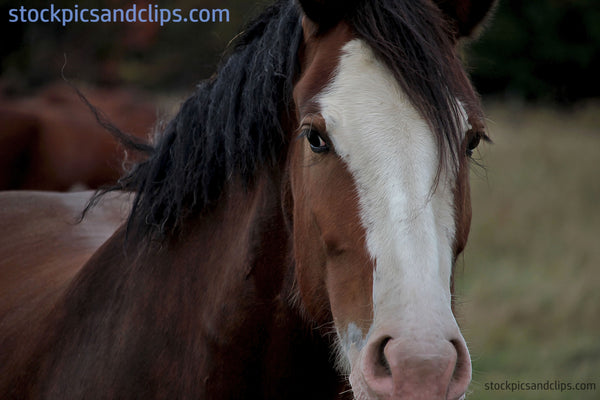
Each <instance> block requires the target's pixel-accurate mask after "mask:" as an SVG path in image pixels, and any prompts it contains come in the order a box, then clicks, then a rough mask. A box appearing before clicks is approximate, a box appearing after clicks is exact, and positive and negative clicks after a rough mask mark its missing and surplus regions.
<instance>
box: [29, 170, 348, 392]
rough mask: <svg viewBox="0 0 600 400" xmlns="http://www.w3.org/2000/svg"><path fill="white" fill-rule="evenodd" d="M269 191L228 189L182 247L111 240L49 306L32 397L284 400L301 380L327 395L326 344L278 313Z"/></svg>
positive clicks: (272, 186)
mask: <svg viewBox="0 0 600 400" xmlns="http://www.w3.org/2000/svg"><path fill="white" fill-rule="evenodd" d="M279 190H280V188H279V187H278V182H277V181H276V180H273V179H270V178H268V177H263V178H262V179H260V180H259V181H258V183H257V184H256V186H255V189H253V190H251V191H249V192H248V193H244V194H242V191H237V190H229V191H227V192H226V194H225V195H224V197H223V204H222V205H220V206H218V207H216V209H215V211H214V212H213V213H211V214H210V215H208V216H202V217H198V219H197V221H196V222H197V223H196V224H190V226H193V228H190V229H189V230H188V231H187V232H186V233H185V234H184V236H183V237H181V238H179V239H178V240H171V241H170V242H168V243H165V244H163V245H160V246H158V245H157V246H151V247H150V249H149V250H148V249H145V250H143V251H142V250H139V251H138V252H137V253H136V252H131V253H129V254H128V255H127V256H125V255H124V254H123V247H122V240H123V238H124V232H123V231H121V232H118V233H117V234H116V235H115V236H114V237H113V239H112V240H111V241H109V242H108V243H107V244H106V245H105V246H103V247H102V248H101V250H100V251H99V252H98V253H97V254H96V255H95V256H94V257H93V258H92V259H91V260H90V262H89V263H88V264H87V265H86V266H85V267H84V269H83V270H82V272H81V273H80V275H79V276H78V277H77V278H76V280H75V282H74V283H73V284H72V286H71V288H70V290H69V291H68V293H67V295H66V297H65V299H64V302H63V303H61V304H60V305H59V307H57V310H56V315H55V317H56V321H55V322H54V324H53V325H52V329H51V330H50V331H49V332H48V333H49V334H48V340H47V341H46V343H45V344H44V345H43V346H42V347H41V354H40V359H41V360H42V362H41V363H39V366H38V367H36V368H39V369H38V370H37V374H39V377H40V386H38V387H36V390H37V389H40V390H43V391H45V392H46V393H54V394H57V395H60V396H62V397H65V398H71V397H77V398H95V397H97V396H102V395H101V394H100V393H103V394H106V393H113V394H114V395H115V396H116V397H120V398H128V397H136V398H139V397H155V396H156V395H157V393H161V392H164V393H165V395H167V397H184V398H190V397H197V398H205V397H210V398H223V399H225V398H242V397H244V398H247V397H248V396H249V395H250V397H252V396H253V395H254V396H260V397H275V398H278V397H282V393H284V394H285V393H287V392H288V391H289V396H288V394H285V395H283V397H286V396H287V397H289V398H294V397H297V396H298V397H299V396H306V395H307V393H306V392H305V391H303V390H302V389H301V388H299V387H298V386H297V385H298V384H299V383H300V382H301V380H302V379H303V378H306V379H309V378H311V379H312V378H313V375H317V380H318V381H317V382H315V383H317V384H316V385H313V386H312V389H316V390H321V391H323V394H325V393H328V394H332V393H334V392H335V390H336V389H337V388H336V387H335V384H334V385H333V387H332V386H331V385H330V384H329V382H334V383H335V382H336V375H335V373H334V372H333V371H332V370H331V368H330V367H329V363H328V358H329V354H328V349H327V346H326V344H324V343H323V342H321V341H320V340H314V336H315V335H314V332H310V331H309V329H306V328H303V326H304V323H303V322H302V320H301V318H300V317H299V316H298V314H297V313H295V312H294V310H292V309H291V307H290V306H289V295H290V293H289V290H288V289H289V288H290V287H291V286H292V283H293V282H292V280H293V276H292V273H291V269H290V268H291V267H290V265H291V262H290V260H289V257H288V251H287V250H288V249H289V243H288V233H287V229H286V227H285V223H284V220H283V215H282V211H281V205H280V200H279V195H278V193H279ZM309 362H310V364H309ZM319 375H320V376H319ZM319 382H320V384H319ZM327 385H329V386H327ZM41 388H43V389H41ZM305 390H308V389H305ZM271 391H273V392H272V393H271ZM269 393H270V394H269ZM271 395H272V396H271ZM111 396H112V395H108V396H107V397H111ZM324 397H325V396H324Z"/></svg>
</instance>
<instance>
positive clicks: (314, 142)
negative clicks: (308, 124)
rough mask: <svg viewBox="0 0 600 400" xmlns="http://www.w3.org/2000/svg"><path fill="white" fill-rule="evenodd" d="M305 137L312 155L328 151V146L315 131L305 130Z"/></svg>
mask: <svg viewBox="0 0 600 400" xmlns="http://www.w3.org/2000/svg"><path fill="white" fill-rule="evenodd" d="M305 136H306V140H308V143H309V144H310V149H311V150H312V151H313V152H314V153H326V152H328V151H329V145H328V144H327V142H326V141H325V139H323V137H322V136H321V134H320V133H319V132H318V131H317V130H315V129H307V130H306V132H305Z"/></svg>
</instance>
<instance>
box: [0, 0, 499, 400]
mask: <svg viewBox="0 0 600 400" xmlns="http://www.w3.org/2000/svg"><path fill="white" fill-rule="evenodd" d="M492 8H493V1H485V0H481V1H477V2H475V1H468V0H450V1H442V0H439V1H433V0H378V1H368V0H354V1H346V2H342V1H335V0H329V1H327V0H300V1H299V2H296V1H293V0H279V1H276V2H275V3H274V4H272V5H270V6H268V7H267V8H266V9H265V11H264V12H263V13H262V14H261V15H260V16H259V17H258V18H257V19H255V20H254V21H253V22H251V23H250V24H249V25H248V26H247V27H246V28H245V29H244V30H243V32H242V33H241V34H240V35H239V36H238V37H237V38H236V41H235V44H234V45H232V47H230V48H229V49H228V51H227V54H226V55H225V56H224V58H223V61H222V62H221V63H220V65H219V67H218V70H217V73H216V74H215V75H214V76H213V77H211V78H210V79H208V80H206V81H203V82H202V83H201V84H200V85H198V87H197V90H196V92H195V93H194V95H192V96H191V97H190V98H189V99H187V100H186V101H185V102H184V103H183V104H182V106H181V108H180V110H179V112H178V113H177V115H176V116H175V117H174V118H173V120H172V121H171V122H170V123H169V124H168V125H167V126H166V127H165V129H164V130H163V131H162V132H161V133H160V134H158V135H157V137H156V138H155V140H154V143H153V145H152V149H144V151H146V156H145V158H144V159H143V160H141V161H140V162H139V163H137V164H136V165H134V166H133V167H132V168H131V169H130V170H129V171H128V172H127V173H125V175H123V177H122V178H121V179H120V180H119V182H118V183H117V184H115V185H113V186H112V187H110V188H107V189H105V190H103V191H100V192H98V193H97V194H96V195H95V196H94V197H93V198H92V200H91V201H90V203H89V205H88V209H89V208H90V207H91V209H92V210H93V209H94V208H93V205H94V203H95V202H96V201H98V200H99V199H102V196H106V195H107V193H110V192H111V191H115V192H117V193H119V192H121V191H124V192H130V193H132V194H133V196H134V198H133V200H132V201H131V204H130V207H131V210H130V212H129V216H128V217H127V221H125V222H124V223H123V224H122V225H121V226H119V227H118V228H117V229H116V231H115V232H114V234H112V236H110V238H108V239H107V240H106V241H105V242H104V243H102V244H101V245H99V247H98V249H97V250H96V251H95V252H94V253H93V255H91V257H90V258H89V259H88V260H87V262H85V263H83V264H82V265H81V266H80V267H79V268H77V269H76V270H72V269H71V268H73V266H72V265H70V266H67V267H65V268H66V269H67V270H69V274H68V275H69V277H68V278H65V279H63V280H62V281H61V282H60V283H59V284H56V283H55V282H50V281H49V282H47V283H46V286H45V287H40V288H39V289H38V290H40V291H46V292H48V293H53V295H52V299H51V300H52V301H51V304H44V307H42V308H41V309H40V308H35V307H34V308H32V309H27V310H25V311H23V312H20V311H19V309H18V304H17V305H14V307H13V308H11V309H9V311H8V313H5V314H4V315H2V316H1V317H0V318H1V319H0V321H1V322H0V346H1V347H0V349H1V352H0V396H1V397H2V398H6V399H12V398H19V399H22V398H27V399H29V398H31V399H38V398H43V399H83V398H85V399H117V398H118V399H133V398H144V399H145V398H156V399H167V398H168V399H239V398H263V399H275V398H277V399H280V398H285V399H306V398H311V399H349V398H355V399H359V400H367V399H445V400H449V399H452V400H457V399H463V398H464V397H465V396H466V393H467V390H468V386H469V384H470V380H471V361H470V356H469V352H468V349H467V345H466V343H465V339H464V338H463V336H462V334H461V332H460V329H459V326H458V324H457V322H456V318H455V314H454V308H455V307H454V299H453V291H454V271H453V268H454V267H453V266H454V264H455V262H456V260H457V257H458V256H459V254H460V253H461V252H462V251H463V249H464V247H465V245H466V242H467V238H468V234H469V226H470V219H471V205H470V195H469V176H468V171H469V165H470V156H471V154H472V153H473V151H474V150H475V148H476V147H477V146H478V144H479V143H480V141H482V140H486V139H487V135H486V132H485V126H484V122H483V111H482V108H481V105H480V101H479V98H478V95H477V94H476V92H475V90H474V89H473V87H472V85H471V83H470V81H469V79H468V76H467V74H466V73H465V71H464V68H463V66H462V64H461V60H460V58H459V56H458V53H459V51H458V46H459V43H460V42H461V41H462V39H463V38H465V37H471V35H473V34H474V33H475V32H476V31H477V30H478V29H479V27H480V26H481V24H482V23H483V22H484V21H485V19H486V16H487V15H488V14H489V13H490V12H491V9H492ZM97 207H102V206H101V205H100V206H97ZM2 218H6V215H2ZM23 218H24V219H26V220H24V221H22V223H28V224H31V227H32V229H33V227H34V226H35V219H36V218H38V217H37V216H35V215H32V216H31V217H29V216H24V217H23ZM92 247H93V246H92ZM7 251H9V250H7V249H5V250H4V253H5V254H6V252H7ZM24 251H28V252H30V254H29V256H31V257H33V256H35V255H36V254H35V253H36V251H37V249H36V248H33V247H32V248H30V249H21V252H24ZM21 256H23V254H21V253H15V254H14V255H13V259H15V258H16V259H18V258H19V257H21ZM56 256H57V257H63V259H64V261H65V263H66V262H67V261H68V260H66V259H65V258H66V257H68V253H63V254H60V253H56ZM3 257H4V255H3ZM3 257H0V259H1V258H3ZM3 269H4V267H3ZM3 273H4V272H3ZM34 273H37V272H36V271H22V272H21V275H22V279H34V278H35V277H34V276H32V275H31V274H34ZM57 273H58V271H57ZM4 279H5V278H4V277H3V278H2V281H3V280H4ZM42 286H43V285H42ZM41 295H43V293H38V296H41ZM11 310H17V311H15V312H11ZM30 321H35V323H30ZM25 333H26V334H25Z"/></svg>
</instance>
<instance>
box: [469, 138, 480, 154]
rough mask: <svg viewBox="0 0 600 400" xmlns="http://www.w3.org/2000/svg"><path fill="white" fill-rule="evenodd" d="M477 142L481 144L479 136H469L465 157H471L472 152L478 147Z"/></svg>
mask: <svg viewBox="0 0 600 400" xmlns="http://www.w3.org/2000/svg"><path fill="white" fill-rule="evenodd" d="M479 142H481V134H478V133H476V134H474V135H471V137H470V138H469V143H468V144H467V156H469V157H471V156H472V155H473V151H474V150H475V149H476V148H477V146H479Z"/></svg>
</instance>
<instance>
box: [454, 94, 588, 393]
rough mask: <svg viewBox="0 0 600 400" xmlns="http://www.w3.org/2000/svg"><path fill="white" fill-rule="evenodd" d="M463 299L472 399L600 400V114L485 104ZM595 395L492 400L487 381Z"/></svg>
mask: <svg viewBox="0 0 600 400" xmlns="http://www.w3.org/2000/svg"><path fill="white" fill-rule="evenodd" d="M487 114H488V117H489V122H488V124H489V130H490V133H491V136H492V138H493V140H494V142H495V144H494V145H491V146H488V145H483V146H482V149H481V151H480V153H481V158H482V162H483V164H484V165H485V170H484V169H481V168H478V167H473V171H472V178H471V179H472V180H471V182H472V198H473V213H474V217H473V224H472V231H471V237H470V243H469V245H468V247H467V250H466V252H465V255H464V262H463V264H464V266H462V267H459V269H458V271H459V273H458V277H457V293H458V295H459V299H460V300H459V301H462V304H461V306H460V308H459V312H460V314H461V319H462V321H461V322H462V323H461V325H462V327H463V332H464V334H465V337H466V339H467V341H468V343H469V344H470V348H471V353H472V356H473V366H474V373H473V385H472V391H473V393H472V394H471V396H470V398H472V399H517V400H518V399H598V398H600V104H588V105H586V106H585V107H580V108H579V109H576V110H571V111H564V110H556V109H548V108H534V107H522V106H519V105H517V104H515V105H500V104H488V106H487ZM555 379H559V380H561V381H562V382H572V383H576V382H594V383H596V387H597V388H596V391H591V392H589V391H588V392H562V393H561V392H552V391H523V392H512V393H511V392H510V391H500V392H494V391H488V390H485V384H486V383H487V382H490V381H497V382H504V381H506V380H508V381H512V382H517V381H521V382H537V381H542V382H545V381H546V380H550V381H554V380H555Z"/></svg>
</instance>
